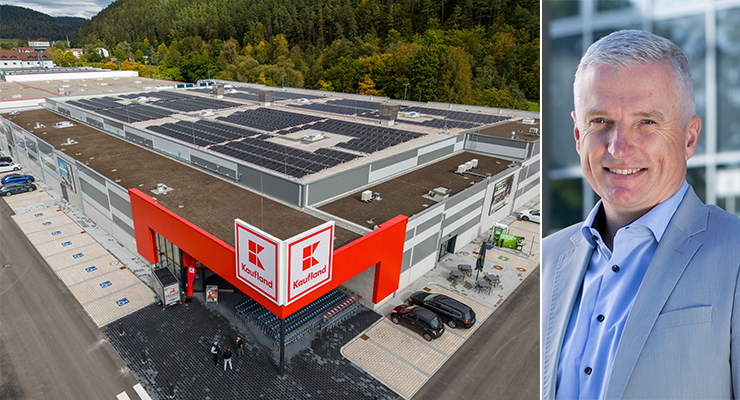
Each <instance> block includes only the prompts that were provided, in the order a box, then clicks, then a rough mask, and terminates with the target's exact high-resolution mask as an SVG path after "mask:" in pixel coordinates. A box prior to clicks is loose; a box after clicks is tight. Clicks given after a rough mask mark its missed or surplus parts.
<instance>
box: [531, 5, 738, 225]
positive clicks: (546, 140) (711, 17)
mask: <svg viewBox="0 0 740 400" xmlns="http://www.w3.org/2000/svg"><path fill="white" fill-rule="evenodd" d="M542 18H543V26H542V34H543V40H542V49H543V59H544V62H543V63H542V66H543V67H542V79H543V81H542V113H543V117H542V124H543V128H542V131H543V132H544V133H543V135H542V137H543V144H544V146H543V148H544V151H543V163H544V165H543V168H544V171H545V174H546V175H545V176H546V178H545V179H544V181H543V191H544V192H543V196H542V198H543V200H544V201H543V202H542V203H543V208H544V210H543V213H544V221H543V227H542V229H543V234H548V233H551V232H554V231H556V230H558V229H560V228H563V227H566V226H568V225H571V224H573V223H576V222H579V221H581V220H583V219H584V218H585V217H586V215H587V214H588V212H589V211H590V209H591V208H592V207H593V205H594V204H595V203H596V201H598V196H596V194H595V193H594V192H593V190H591V188H590V186H589V185H588V182H586V180H585V179H583V175H582V173H581V168H580V164H579V158H578V154H577V153H576V150H575V141H574V139H573V120H572V119H571V116H570V113H571V111H572V110H573V76H574V74H575V71H576V68H577V66H578V61H579V60H580V58H581V55H582V54H583V53H584V52H585V51H586V49H587V48H588V46H589V45H591V43H593V42H595V41H596V40H598V39H599V38H601V37H603V36H606V35H608V34H609V33H611V32H613V31H616V30H620V29H643V30H647V31H651V32H654V33H656V34H658V35H661V36H664V37H666V38H668V39H670V40H672V41H673V42H674V43H676V44H677V45H678V46H679V47H680V48H681V49H682V50H683V52H684V53H685V54H686V57H687V58H688V60H689V64H690V66H691V72H692V75H693V77H694V96H695V99H696V111H697V113H698V115H699V116H700V117H701V118H702V130H701V135H700V137H699V145H698V149H697V152H696V154H695V155H694V157H692V158H691V159H690V160H689V162H688V173H687V181H688V182H689V183H690V184H691V185H692V186H693V187H694V189H695V190H696V193H697V194H698V195H699V197H700V198H701V199H702V200H703V201H704V202H705V203H708V204H716V205H718V206H719V207H722V208H723V209H725V210H727V211H729V212H731V213H734V214H736V215H740V202H737V200H738V197H740V0H704V1H695V0H686V1H684V0H578V1H576V0H545V1H543V2H542Z"/></svg>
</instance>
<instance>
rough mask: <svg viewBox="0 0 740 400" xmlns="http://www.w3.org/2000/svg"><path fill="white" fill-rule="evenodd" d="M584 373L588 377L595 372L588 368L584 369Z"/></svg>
mask: <svg viewBox="0 0 740 400" xmlns="http://www.w3.org/2000/svg"><path fill="white" fill-rule="evenodd" d="M583 372H585V373H586V375H591V372H593V370H592V369H591V367H586V369H584V370H583Z"/></svg>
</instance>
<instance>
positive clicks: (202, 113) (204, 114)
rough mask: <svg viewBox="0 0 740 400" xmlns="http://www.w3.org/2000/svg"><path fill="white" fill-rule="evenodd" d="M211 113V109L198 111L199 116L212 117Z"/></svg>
mask: <svg viewBox="0 0 740 400" xmlns="http://www.w3.org/2000/svg"><path fill="white" fill-rule="evenodd" d="M213 115H214V114H213V110H203V111H201V112H200V116H201V117H212V116H213Z"/></svg>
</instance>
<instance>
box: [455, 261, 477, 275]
mask: <svg viewBox="0 0 740 400" xmlns="http://www.w3.org/2000/svg"><path fill="white" fill-rule="evenodd" d="M457 269H458V270H460V271H462V272H463V273H464V274H465V275H467V276H471V275H473V267H471V266H470V265H468V264H458V266H457Z"/></svg>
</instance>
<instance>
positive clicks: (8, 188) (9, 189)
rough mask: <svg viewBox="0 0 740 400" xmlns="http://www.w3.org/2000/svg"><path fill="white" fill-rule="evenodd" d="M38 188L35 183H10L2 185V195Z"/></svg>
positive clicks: (0, 190)
mask: <svg viewBox="0 0 740 400" xmlns="http://www.w3.org/2000/svg"><path fill="white" fill-rule="evenodd" d="M34 190H36V185H34V184H33V183H25V182H22V183H8V184H5V185H2V186H0V196H10V195H12V194H18V193H24V192H33V191H34Z"/></svg>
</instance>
